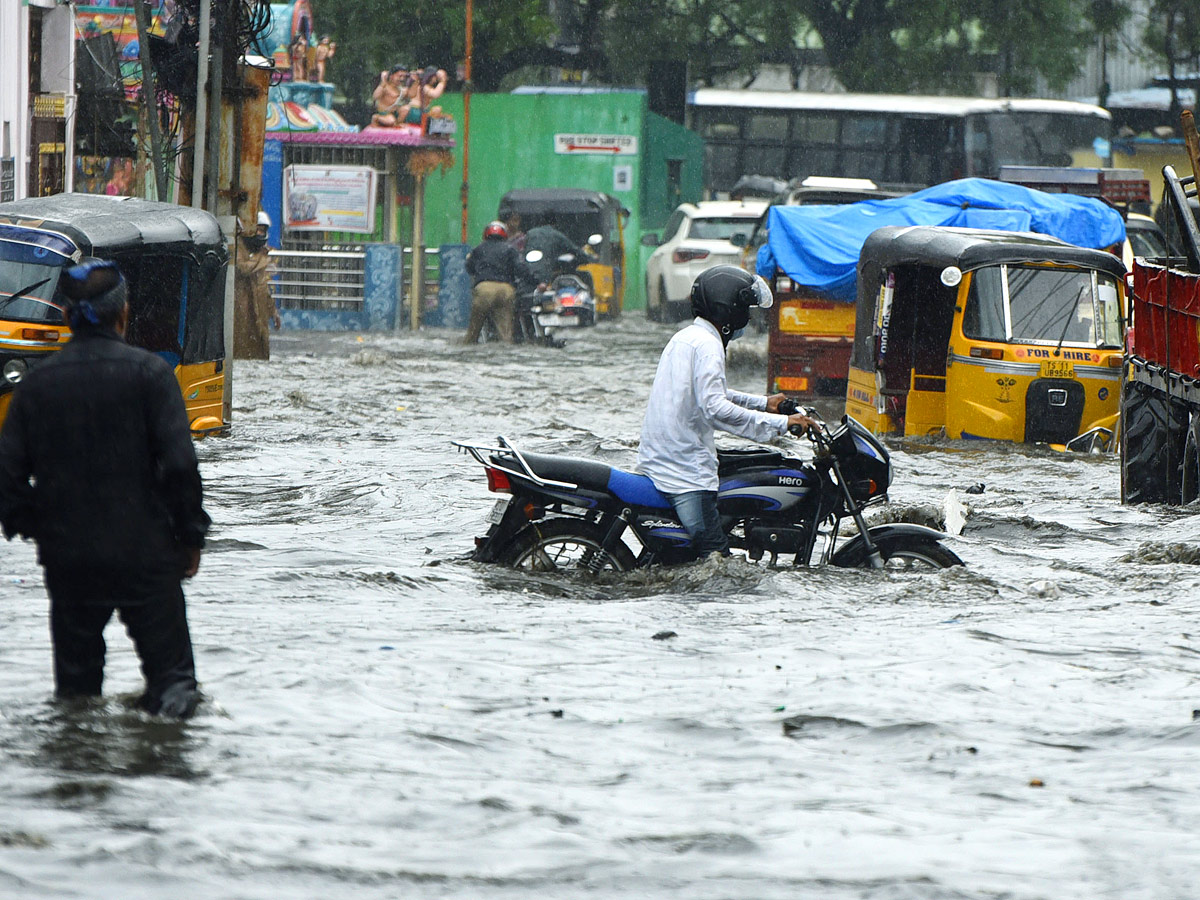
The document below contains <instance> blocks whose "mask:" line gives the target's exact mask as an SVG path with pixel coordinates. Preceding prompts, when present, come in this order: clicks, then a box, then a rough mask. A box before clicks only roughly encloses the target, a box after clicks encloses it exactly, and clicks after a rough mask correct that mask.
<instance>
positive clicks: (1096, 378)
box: [946, 321, 1122, 442]
mask: <svg viewBox="0 0 1200 900" xmlns="http://www.w3.org/2000/svg"><path fill="white" fill-rule="evenodd" d="M955 332H956V337H955V339H954V340H955V342H954V343H952V344H951V346H950V352H949V356H948V358H947V368H946V398H947V400H946V435H947V436H948V437H952V438H989V439H992V440H1001V441H1017V442H1020V441H1024V440H1025V421H1026V418H1025V413H1026V409H1025V395H1026V392H1027V391H1028V389H1029V386H1030V385H1031V384H1032V383H1033V382H1034V380H1035V379H1043V378H1047V379H1055V380H1060V381H1063V382H1076V383H1078V384H1079V385H1080V386H1082V388H1083V392H1084V403H1083V415H1082V417H1081V418H1080V424H1079V433H1080V434H1084V433H1085V432H1087V431H1090V430H1091V429H1093V428H1109V429H1112V428H1113V427H1114V425H1115V423H1116V420H1117V414H1118V404H1119V402H1120V394H1121V369H1120V366H1119V365H1115V364H1113V363H1111V362H1110V361H1112V360H1120V359H1121V358H1122V353H1121V351H1120V350H1116V349H1111V350H1103V349H1088V348H1083V349H1080V348H1066V347H1064V348H1062V350H1061V351H1060V353H1059V356H1058V357H1055V356H1054V348H1053V347H1045V346H1036V347H1035V346H1022V345H1020V344H1012V345H1002V344H982V343H980V342H973V343H972V342H968V341H967V340H966V339H965V338H963V337H962V332H961V328H960V323H959V322H958V321H956V322H955ZM971 346H984V347H989V348H996V347H998V348H1001V349H1002V351H1003V358H1002V359H981V358H977V357H972V356H970V347H971Z"/></svg>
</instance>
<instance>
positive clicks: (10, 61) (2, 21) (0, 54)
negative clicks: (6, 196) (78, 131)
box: [0, 3, 29, 199]
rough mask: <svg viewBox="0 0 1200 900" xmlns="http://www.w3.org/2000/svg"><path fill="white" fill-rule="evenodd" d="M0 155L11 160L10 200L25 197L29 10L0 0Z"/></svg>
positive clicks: (27, 147) (27, 129) (27, 154)
mask: <svg viewBox="0 0 1200 900" xmlns="http://www.w3.org/2000/svg"><path fill="white" fill-rule="evenodd" d="M0 47H3V48H4V49H3V51H0V85H3V89H0V158H4V159H10V158H12V159H14V160H15V165H14V166H13V169H14V176H15V185H14V187H15V195H14V199H22V198H24V197H26V196H28V192H27V189H26V186H25V179H26V175H27V170H28V167H29V146H28V135H29V95H28V88H27V87H26V86H27V85H28V84H29V10H28V9H27V8H26V7H25V6H24V4H20V3H0Z"/></svg>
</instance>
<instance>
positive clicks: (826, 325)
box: [779, 297, 855, 338]
mask: <svg viewBox="0 0 1200 900" xmlns="http://www.w3.org/2000/svg"><path fill="white" fill-rule="evenodd" d="M854 310H855V306H854V304H853V303H832V302H830V301H827V300H806V299H804V298H803V297H799V298H796V299H794V300H784V301H782V302H781V303H780V304H779V330H780V331H781V332H783V333H785V334H804V335H816V336H820V337H846V338H853V337H854Z"/></svg>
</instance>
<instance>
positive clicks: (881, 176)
mask: <svg viewBox="0 0 1200 900" xmlns="http://www.w3.org/2000/svg"><path fill="white" fill-rule="evenodd" d="M688 116H689V124H690V126H691V127H692V129H693V130H695V131H697V132H698V133H699V134H700V135H701V137H703V138H704V186H705V190H706V191H707V192H708V194H709V196H720V195H722V194H726V193H728V191H729V190H730V188H732V187H733V185H734V184H735V183H736V182H737V180H738V179H739V178H740V177H742V176H743V175H767V176H771V177H773V178H781V179H785V180H793V179H803V178H805V177H807V176H810V175H833V176H840V177H845V178H869V179H871V180H872V181H874V182H875V183H876V184H878V185H880V186H885V185H886V186H888V187H892V188H902V189H908V190H915V189H917V188H922V187H928V186H930V185H933V184H939V183H941V182H943V181H950V180H952V179H955V178H965V177H968V176H979V177H988V178H995V177H996V176H997V175H998V174H999V172H1000V167H1001V166H1003V165H1025V166H1109V165H1112V160H1111V156H1112V149H1111V139H1112V116H1111V115H1110V114H1109V113H1108V111H1107V110H1105V109H1102V108H1101V107H1099V106H1092V105H1091V104H1088V103H1075V102H1072V101H1067V100H1027V99H992V100H988V99H980V98H971V97H919V96H908V95H903V94H809V93H801V92H788V91H745V90H741V91H739V90H718V89H701V90H697V91H693V92H692V93H691V94H690V95H689V97H688Z"/></svg>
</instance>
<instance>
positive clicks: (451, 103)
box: [425, 89, 704, 310]
mask: <svg viewBox="0 0 1200 900" xmlns="http://www.w3.org/2000/svg"><path fill="white" fill-rule="evenodd" d="M462 101H463V98H462V96H461V95H449V94H448V95H446V96H444V97H442V98H441V99H440V101H439V102H440V104H441V106H442V108H443V109H444V110H445V111H446V112H448V113H451V114H452V115H453V116H454V117H455V119H456V120H457V122H458V133H457V134H456V135H455V140H456V141H457V143H458V149H457V150H456V151H455V164H454V167H453V168H452V169H450V170H448V171H446V172H445V173H444V174H443V173H437V174H433V175H430V176H429V177H428V178H427V179H426V180H425V243H426V245H427V246H430V247H437V246H439V245H440V244H456V243H461V241H462V181H463V178H462V155H463V154H462V143H463V140H464V134H463V108H462ZM470 142H471V145H470V160H469V165H470V171H469V192H468V204H467V242H468V243H470V244H475V243H478V241H479V240H480V238H481V236H482V234H483V228H484V226H485V225H487V223H488V222H490V221H491V220H492V219H494V218H495V217H496V206H497V204H498V203H499V202H500V198H501V197H502V196H503V195H504V194H505V193H506V192H507V191H510V190H513V189H516V188H558V187H573V188H586V189H588V190H594V191H602V192H603V193H606V194H611V195H612V196H614V197H616V198H617V199H618V200H620V201H621V203H622V204H623V205H624V206H625V207H626V208H628V209H629V213H630V215H629V221H628V222H627V223H626V225H625V253H626V275H625V285H626V287H625V309H627V310H629V309H644V308H645V303H646V300H645V262H646V259H647V258H648V257H649V255H650V253H651V252H652V250H653V248H652V247H644V246H642V244H641V237H642V235H643V234H645V233H647V232H651V231H657V230H659V229H661V228H662V226H663V225H664V224H666V221H667V218H668V217H669V216H670V214H671V212H672V210H674V209H675V207H676V206H678V205H679V204H680V203H685V202H695V201H697V200H699V199H700V197H701V192H702V190H703V187H702V181H703V158H704V145H703V142H702V140H701V139H700V136H699V135H697V134H696V133H695V132H692V131H689V130H688V129H686V128H684V127H683V126H681V125H677V124H676V123H674V122H672V121H670V120H669V119H665V118H663V117H662V116H659V115H657V114H655V113H652V112H650V110H649V108H648V106H647V101H646V94H645V93H643V92H640V91H603V92H600V91H572V92H569V93H568V92H565V91H559V90H555V89H548V90H546V91H542V92H532V91H530V92H521V93H514V94H473V95H472V96H471V133H470Z"/></svg>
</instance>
